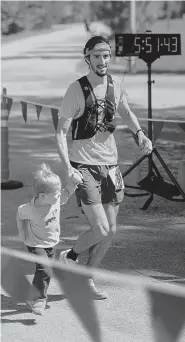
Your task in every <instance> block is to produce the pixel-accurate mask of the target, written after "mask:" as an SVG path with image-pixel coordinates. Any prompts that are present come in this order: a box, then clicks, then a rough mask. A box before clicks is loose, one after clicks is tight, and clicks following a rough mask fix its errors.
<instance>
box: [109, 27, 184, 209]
mask: <svg viewBox="0 0 185 342" xmlns="http://www.w3.org/2000/svg"><path fill="white" fill-rule="evenodd" d="M149 32H150V33H146V34H142V35H141V36H142V38H143V37H146V38H147V37H152V34H151V31H149ZM136 36H137V35H134V34H125V35H124V34H116V35H115V40H116V56H119V57H120V55H121V56H136V55H137V56H138V57H139V58H141V59H143V60H144V62H146V63H147V67H148V119H149V120H148V138H149V139H150V140H151V141H152V142H153V122H152V104H151V102H152V101H151V100H152V83H154V81H152V80H151V72H152V68H151V65H152V63H153V62H154V61H155V60H156V59H157V58H160V56H161V55H172V54H175V55H177V54H181V48H180V35H179V34H178V35H173V36H178V40H179V42H178V43H179V46H178V49H177V51H175V53H170V51H169V53H168V52H167V53H165V52H164V51H162V52H161V53H160V51H157V49H154V52H151V51H150V52H151V53H149V51H146V48H148V46H144V45H143V47H142V48H141V49H140V52H139V53H137V52H136V51H133V46H132V48H129V49H130V51H128V45H127V51H126V52H124V46H123V49H122V52H121V53H120V51H119V46H118V38H120V37H121V38H124V39H130V38H131V40H132V41H133V38H135V37H136ZM156 36H157V35H156V34H155V38H156ZM158 36H165V37H168V36H172V35H168V34H165V35H160V34H159V35H158ZM142 42H144V41H142ZM129 43H130V42H129ZM161 45H162V44H161ZM133 136H134V139H135V141H136V143H137V144H138V140H137V137H136V136H135V135H134V134H133ZM153 154H155V156H156V157H157V159H158V160H159V162H160V163H161V165H162V167H163V168H164V170H165V171H166V173H167V174H168V176H169V178H170V179H171V181H172V183H173V184H171V183H168V182H166V181H164V179H163V177H162V176H161V174H160V172H159V170H158V168H157V166H156V164H155V163H154V161H153ZM146 158H148V175H147V176H146V177H145V178H144V179H142V180H141V181H140V182H138V185H139V187H136V186H129V185H126V187H127V188H132V189H139V190H144V191H147V193H140V194H138V193H137V194H132V193H130V194H129V193H126V194H127V196H130V197H139V196H146V195H149V198H148V199H147V201H146V202H145V204H144V205H143V207H142V208H141V209H143V210H146V209H147V208H148V207H149V205H150V204H151V202H152V201H153V196H154V194H156V195H158V196H161V197H163V198H166V199H168V200H171V201H177V202H184V201H185V193H184V191H183V190H182V188H181V187H180V185H179V183H178V182H177V180H176V179H175V177H174V176H173V174H172V173H171V171H170V170H169V168H168V166H167V165H166V163H165V162H164V160H163V159H162V157H161V156H160V154H159V152H158V151H157V149H156V147H153V151H152V153H151V154H150V155H147V156H146V155H145V156H142V157H141V158H140V159H138V160H137V161H136V162H135V163H134V164H133V165H132V166H131V167H130V168H129V169H128V170H126V171H125V172H124V173H123V174H122V176H123V178H125V177H126V176H127V175H128V174H129V173H130V172H132V171H133V170H134V169H135V168H136V167H137V166H138V165H139V164H140V163H141V162H142V161H143V160H144V159H146ZM179 195H182V199H181V198H177V197H178V196H179Z"/></svg>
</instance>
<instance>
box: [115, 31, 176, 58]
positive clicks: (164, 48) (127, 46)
mask: <svg viewBox="0 0 185 342" xmlns="http://www.w3.org/2000/svg"><path fill="white" fill-rule="evenodd" d="M115 43H116V56H120V57H121V56H139V57H141V58H143V57H147V56H148V57H149V56H153V58H155V57H156V58H158V57H160V56H162V55H163V56H165V55H166V56H167V55H180V54H181V39H180V34H155V33H154V34H153V33H138V34H130V33H125V34H115Z"/></svg>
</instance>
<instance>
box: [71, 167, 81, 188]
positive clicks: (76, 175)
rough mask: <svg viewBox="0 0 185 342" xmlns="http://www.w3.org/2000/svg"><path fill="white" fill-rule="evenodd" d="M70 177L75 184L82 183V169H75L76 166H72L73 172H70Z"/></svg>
mask: <svg viewBox="0 0 185 342" xmlns="http://www.w3.org/2000/svg"><path fill="white" fill-rule="evenodd" d="M69 179H70V180H71V182H72V183H74V184H75V185H78V184H82V183H83V176H82V174H81V172H80V171H78V170H77V169H75V168H74V167H73V168H72V173H71V175H70V174H69Z"/></svg>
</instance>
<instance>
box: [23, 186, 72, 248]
mask: <svg viewBox="0 0 185 342" xmlns="http://www.w3.org/2000/svg"><path fill="white" fill-rule="evenodd" d="M62 193H63V194H64V195H65V196H61V199H60V198H59V199H58V200H57V202H56V203H55V204H53V205H51V206H49V209H48V207H41V206H40V207H39V206H36V205H35V199H36V198H35V197H34V198H33V199H32V200H31V201H30V202H28V203H26V204H23V205H21V206H19V208H18V211H17V214H18V217H19V218H20V219H21V220H26V225H25V241H24V243H25V245H27V246H30V247H40V248H49V247H53V246H55V245H56V244H58V242H59V239H60V205H61V204H65V203H66V202H67V199H68V198H67V196H66V194H65V192H63V191H62Z"/></svg>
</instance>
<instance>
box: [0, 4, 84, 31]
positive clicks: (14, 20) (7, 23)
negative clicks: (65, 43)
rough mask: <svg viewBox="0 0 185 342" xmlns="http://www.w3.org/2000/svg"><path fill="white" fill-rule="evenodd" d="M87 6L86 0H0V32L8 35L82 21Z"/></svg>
mask: <svg viewBox="0 0 185 342" xmlns="http://www.w3.org/2000/svg"><path fill="white" fill-rule="evenodd" d="M88 8H89V3H88V2H86V1H85V2H81V1H2V2H1V32H2V34H4V35H8V34H12V33H17V32H19V31H21V30H38V29H42V28H49V27H51V26H52V25H53V24H61V23H65V22H78V21H82V20H83V19H84V17H86V16H87V15H88Z"/></svg>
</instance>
